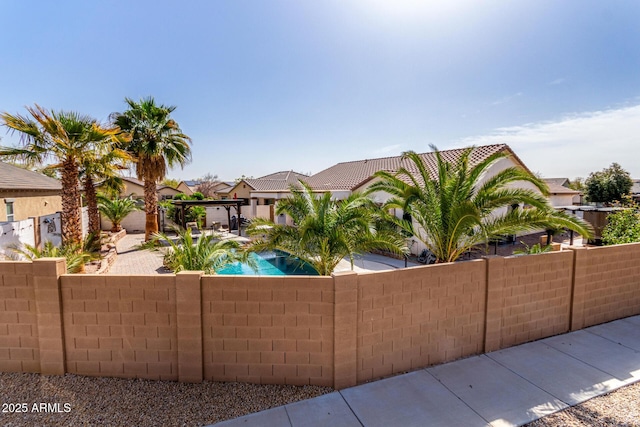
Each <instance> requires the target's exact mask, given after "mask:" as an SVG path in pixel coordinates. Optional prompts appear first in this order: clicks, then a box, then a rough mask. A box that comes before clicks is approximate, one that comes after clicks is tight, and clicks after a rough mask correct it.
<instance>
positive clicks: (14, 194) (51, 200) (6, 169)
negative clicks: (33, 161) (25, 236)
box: [0, 162, 62, 221]
mask: <svg viewBox="0 0 640 427" xmlns="http://www.w3.org/2000/svg"><path fill="white" fill-rule="evenodd" d="M61 194H62V184H61V183H60V181H58V180H57V179H53V178H49V177H48V176H46V175H43V174H41V173H38V172H33V171H30V170H27V169H22V168H19V167H17V166H13V165H10V164H8V163H3V162H0V221H21V220H24V219H27V218H29V217H36V216H42V215H49V214H53V213H55V212H58V211H61V210H62V197H61Z"/></svg>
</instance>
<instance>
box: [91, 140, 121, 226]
mask: <svg viewBox="0 0 640 427" xmlns="http://www.w3.org/2000/svg"><path fill="white" fill-rule="evenodd" d="M124 142H125V139H124V138H121V141H120V144H122V143H124ZM131 160H132V159H131V156H129V154H127V152H125V151H123V150H121V149H119V148H115V147H112V146H107V145H106V144H103V145H101V146H97V147H95V150H91V151H89V152H88V153H86V155H85V156H84V157H83V158H82V160H81V165H80V176H81V178H82V183H83V187H84V194H85V201H86V204H87V208H88V213H89V233H93V234H95V235H99V234H100V211H99V209H98V193H97V191H96V185H97V184H101V185H102V186H103V187H106V188H107V190H108V191H112V192H113V191H117V192H119V191H120V190H121V189H122V188H123V187H124V184H123V182H122V178H120V176H119V175H118V171H119V170H122V169H126V166H125V164H126V163H127V162H129V161H131Z"/></svg>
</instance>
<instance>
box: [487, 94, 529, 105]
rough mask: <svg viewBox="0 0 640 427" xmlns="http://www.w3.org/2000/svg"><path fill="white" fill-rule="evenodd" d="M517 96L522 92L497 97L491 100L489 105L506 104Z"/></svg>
mask: <svg viewBox="0 0 640 427" xmlns="http://www.w3.org/2000/svg"><path fill="white" fill-rule="evenodd" d="M519 96H522V92H518V93H514V94H513V95H508V96H505V97H503V98H500V99H498V100H496V101H493V102H492V103H491V105H501V104H506V103H507V102H510V101H511V100H513V99H514V98H517V97H519Z"/></svg>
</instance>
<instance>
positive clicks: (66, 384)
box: [0, 373, 640, 427]
mask: <svg viewBox="0 0 640 427" xmlns="http://www.w3.org/2000/svg"><path fill="white" fill-rule="evenodd" d="M331 391H333V390H332V389H331V388H329V387H314V386H305V387H294V386H279V385H253V384H240V383H213V382H205V383H201V384H183V383H178V382H172V381H148V380H128V379H118V378H93V377H82V376H76V375H71V374H67V375H65V376H61V377H56V376H41V375H37V374H13V373H0V404H2V408H1V409H2V412H0V425H2V426H35V425H37V426H89V425H91V426H94V425H100V426H132V425H135V426H203V425H207V424H213V423H216V422H219V421H223V420H226V419H231V418H236V417H239V416H242V415H246V414H249V413H252V412H258V411H262V410H264V409H269V408H272V407H275V406H280V405H285V404H287V403H292V402H296V401H298V400H303V399H308V398H312V397H316V396H320V395H322V394H325V393H330V392H331ZM638 402H640V383H636V384H634V385H630V386H627V387H624V388H621V389H619V390H617V391H615V392H612V393H609V394H607V395H604V396H600V397H596V398H594V399H591V400H589V401H587V402H585V403H583V404H581V405H578V406H574V407H572V408H569V409H566V410H564V411H562V412H558V413H556V414H553V415H549V416H547V417H545V418H542V419H540V420H538V421H534V422H532V423H529V424H527V425H526V427H560V426H562V427H578V426H599V427H605V426H606V427H610V426H616V427H640V404H639V403H638ZM42 403H49V404H58V405H57V406H56V405H49V406H48V407H41V404H42ZM12 404H13V406H11V405H12ZM16 404H17V405H16ZM24 404H26V408H25V409H26V410H25V411H23V412H15V411H16V410H17V409H22V408H23V405H24ZM34 404H35V407H34ZM65 404H67V405H68V406H67V405H65ZM7 411H9V412H7ZM47 411H48V412H47Z"/></svg>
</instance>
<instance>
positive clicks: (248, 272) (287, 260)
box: [216, 251, 318, 276]
mask: <svg viewBox="0 0 640 427" xmlns="http://www.w3.org/2000/svg"><path fill="white" fill-rule="evenodd" d="M249 257H251V258H252V259H253V260H254V261H255V262H256V264H257V267H258V271H255V270H254V269H252V268H251V267H249V266H248V265H247V264H244V263H239V262H238V263H235V264H231V265H228V266H226V267H224V268H222V269H220V270H218V271H217V272H216V273H217V274H237V275H242V276H257V275H260V276H317V275H318V273H317V272H316V271H315V270H314V269H313V268H311V266H309V264H307V263H305V262H303V261H300V260H299V259H297V258H294V257H292V256H290V255H288V254H286V253H284V252H280V251H273V252H261V253H259V254H256V253H252V254H250V255H249Z"/></svg>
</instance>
